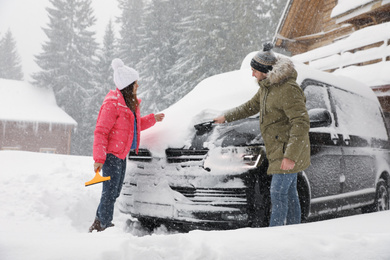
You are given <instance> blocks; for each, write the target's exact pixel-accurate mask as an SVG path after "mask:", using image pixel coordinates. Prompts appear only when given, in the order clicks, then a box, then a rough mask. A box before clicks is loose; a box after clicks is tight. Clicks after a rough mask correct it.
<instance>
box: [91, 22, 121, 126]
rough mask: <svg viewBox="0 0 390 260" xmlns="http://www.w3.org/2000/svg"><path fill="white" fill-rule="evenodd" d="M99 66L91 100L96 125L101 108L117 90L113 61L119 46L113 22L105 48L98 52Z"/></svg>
mask: <svg viewBox="0 0 390 260" xmlns="http://www.w3.org/2000/svg"><path fill="white" fill-rule="evenodd" d="M97 56H98V65H97V74H96V84H95V88H94V91H93V98H92V99H91V104H90V107H91V108H92V109H91V116H90V117H91V119H92V120H93V122H94V123H96V119H97V116H98V114H99V109H100V106H101V105H102V102H103V99H104V97H105V96H106V94H107V93H108V91H109V90H110V89H115V84H114V79H113V71H112V68H111V62H112V60H113V59H114V58H115V57H116V56H117V45H116V40H115V32H114V26H113V22H112V20H110V21H109V23H108V24H107V27H106V31H105V34H104V38H103V47H102V48H101V49H100V50H99V51H98V55H97Z"/></svg>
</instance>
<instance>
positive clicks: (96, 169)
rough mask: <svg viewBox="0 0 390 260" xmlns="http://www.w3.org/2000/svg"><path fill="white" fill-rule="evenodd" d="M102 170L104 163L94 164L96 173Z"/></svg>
mask: <svg viewBox="0 0 390 260" xmlns="http://www.w3.org/2000/svg"><path fill="white" fill-rule="evenodd" d="M102 168H103V164H102V163H96V162H95V163H94V164H93V169H94V171H95V172H96V171H98V170H99V172H100V171H101V170H102Z"/></svg>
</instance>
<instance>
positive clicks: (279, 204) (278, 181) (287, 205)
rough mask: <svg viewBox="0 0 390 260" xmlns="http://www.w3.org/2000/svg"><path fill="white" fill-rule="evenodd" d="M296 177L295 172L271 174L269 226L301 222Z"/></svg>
mask: <svg viewBox="0 0 390 260" xmlns="http://www.w3.org/2000/svg"><path fill="white" fill-rule="evenodd" d="M297 177H298V174H297V173H288V174H273V175H272V182H271V203H272V212H271V219H270V225H269V226H270V227H273V226H282V225H284V223H285V222H286V224H287V225H291V224H299V223H301V206H300V204H299V197H298V191H297Z"/></svg>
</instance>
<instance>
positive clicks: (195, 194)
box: [171, 187, 247, 208]
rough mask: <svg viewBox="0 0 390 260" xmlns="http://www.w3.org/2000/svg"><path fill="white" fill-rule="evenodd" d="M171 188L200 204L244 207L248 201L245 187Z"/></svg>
mask: <svg viewBox="0 0 390 260" xmlns="http://www.w3.org/2000/svg"><path fill="white" fill-rule="evenodd" d="M171 189H172V190H174V191H177V192H179V193H181V194H182V195H184V196H185V197H186V198H188V199H189V200H191V201H192V202H194V203H196V204H200V205H212V206H221V207H232V208H243V207H245V205H246V203H247V201H246V190H245V188H194V187H171Z"/></svg>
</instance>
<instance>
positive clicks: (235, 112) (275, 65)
mask: <svg viewBox="0 0 390 260" xmlns="http://www.w3.org/2000/svg"><path fill="white" fill-rule="evenodd" d="M272 48H273V45H272V44H271V43H267V44H264V48H263V50H262V51H260V52H258V53H257V54H256V55H255V57H253V59H252V60H251V67H252V76H253V77H255V78H256V80H257V82H258V84H259V86H260V89H259V90H258V92H257V93H256V95H254V96H253V98H252V99H251V100H249V101H247V102H246V103H244V104H243V105H241V106H239V107H236V108H234V109H232V110H230V111H228V112H227V113H225V115H222V116H219V117H217V118H215V119H214V122H215V123H224V122H231V121H235V120H239V119H243V118H246V117H249V116H252V115H255V114H257V113H259V112H260V130H261V133H262V136H263V140H264V144H265V148H266V153H267V159H268V161H269V166H268V170H267V174H272V181H271V191H270V193H271V203H272V212H271V219H270V226H281V225H284V224H285V223H286V224H287V225H288V224H298V223H300V222H301V207H300V203H299V198H298V192H297V176H298V172H300V171H303V170H305V169H306V168H307V167H309V165H310V142H309V128H310V121H309V116H308V113H307V110H306V105H305V103H306V98H305V95H304V93H303V91H302V89H301V88H300V87H299V85H298V84H297V83H296V79H297V72H296V70H295V69H294V65H293V63H292V62H291V61H290V60H289V59H288V58H283V57H279V58H277V57H276V56H275V55H274V53H273V51H272Z"/></svg>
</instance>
